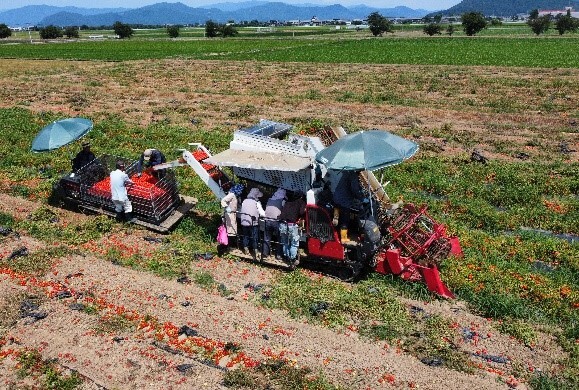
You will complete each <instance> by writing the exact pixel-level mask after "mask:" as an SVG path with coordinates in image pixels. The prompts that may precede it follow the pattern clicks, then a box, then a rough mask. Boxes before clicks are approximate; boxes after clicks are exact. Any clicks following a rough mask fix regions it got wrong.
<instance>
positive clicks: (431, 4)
mask: <svg viewBox="0 0 579 390" xmlns="http://www.w3.org/2000/svg"><path fill="white" fill-rule="evenodd" d="M227 1H229V2H231V3H237V2H240V1H246V0H196V1H192V0H124V1H122V2H119V0H100V1H96V2H95V1H94V0H0V10H7V9H14V8H20V7H24V6H26V5H39V4H45V5H53V6H59V7H64V6H75V7H80V8H117V7H123V8H139V7H142V6H145V5H150V4H155V3H162V2H167V3H177V2H181V3H183V4H185V5H188V6H189V7H200V6H203V5H206V4H216V3H225V2H227ZM267 1H281V2H284V3H287V4H303V3H312V4H320V5H324V4H325V5H328V4H342V5H343V6H346V7H348V6H352V5H358V4H364V5H367V6H371V7H377V8H393V7H396V6H406V7H409V8H413V9H418V8H422V9H426V10H429V11H430V10H439V9H446V8H450V7H452V6H453V5H456V4H458V3H460V2H461V0H267ZM121 4H122V5H121Z"/></svg>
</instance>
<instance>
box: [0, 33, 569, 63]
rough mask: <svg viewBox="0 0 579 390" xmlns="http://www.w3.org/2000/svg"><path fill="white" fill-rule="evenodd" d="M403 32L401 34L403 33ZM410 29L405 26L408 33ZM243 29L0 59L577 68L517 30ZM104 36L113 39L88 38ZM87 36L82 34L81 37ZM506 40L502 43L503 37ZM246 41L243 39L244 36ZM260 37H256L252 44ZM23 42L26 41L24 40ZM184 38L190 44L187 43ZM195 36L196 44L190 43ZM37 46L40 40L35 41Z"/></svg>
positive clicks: (559, 47)
mask: <svg viewBox="0 0 579 390" xmlns="http://www.w3.org/2000/svg"><path fill="white" fill-rule="evenodd" d="M401 28H403V27H401ZM408 28H410V27H408ZM243 31H244V30H242V33H241V36H242V38H228V39H218V38H216V39H206V38H202V34H203V30H202V29H192V30H186V31H185V32H184V33H183V36H184V38H179V39H175V40H170V39H168V38H167V37H166V35H165V37H164V38H163V32H162V31H159V30H150V31H149V30H138V31H137V33H136V34H135V36H134V37H133V38H132V39H127V40H113V39H106V40H95V41H91V40H80V41H69V40H62V41H61V42H58V43H54V42H53V43H45V44H32V45H31V44H28V43H27V41H26V40H25V35H23V34H24V33H19V34H20V35H19V37H20V38H21V39H19V40H17V41H16V42H17V43H16V44H6V45H0V58H35V59H74V60H102V61H128V60H143V59H161V58H187V59H201V60H203V59H219V60H231V61H236V60H243V61H245V60H255V61H268V62H269V61H275V62H320V63H368V64H415V65H418V64H427V65H467V66H477V65H484V66H487V65H488V66H520V67H560V68H577V67H579V51H578V50H577V47H578V45H579V35H577V34H572V35H566V36H563V37H554V36H540V37H534V36H529V34H526V35H524V36H518V32H519V31H521V28H520V27H516V26H512V27H508V28H504V29H502V30H500V29H496V30H494V31H498V32H500V34H501V36H496V35H495V34H491V32H492V31H493V30H488V31H486V32H485V33H484V34H481V36H477V37H465V36H461V34H457V35H456V36H452V37H449V36H445V35H443V36H435V37H427V36H425V35H422V36H421V35H416V34H414V35H413V36H410V37H406V36H402V35H401V36H400V37H399V36H397V35H396V34H394V35H392V36H386V37H379V38H373V37H371V34H370V33H369V32H368V31H362V32H355V31H345V30H330V29H325V30H319V31H314V32H312V29H301V30H296V29H292V30H287V31H285V32H284V31H281V32H277V33H271V34H263V35H260V34H258V33H256V32H255V29H252V30H249V31H245V32H243ZM93 33H94V34H99V35H103V34H104V35H105V36H110V35H111V34H112V32H106V31H105V32H96V31H95V32H93ZM85 34H86V33H83V35H84V36H86V35H85ZM502 35H504V36H502ZM243 36H245V37H243ZM256 36H258V37H256ZM23 37H24V39H22V38H23ZM185 37H188V38H185ZM195 37H196V38H195ZM37 42H38V41H37Z"/></svg>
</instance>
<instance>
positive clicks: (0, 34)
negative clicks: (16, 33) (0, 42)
mask: <svg viewBox="0 0 579 390" xmlns="http://www.w3.org/2000/svg"><path fill="white" fill-rule="evenodd" d="M9 36H12V30H10V27H8V26H7V25H5V24H4V23H1V24H0V39H4V38H8V37H9Z"/></svg>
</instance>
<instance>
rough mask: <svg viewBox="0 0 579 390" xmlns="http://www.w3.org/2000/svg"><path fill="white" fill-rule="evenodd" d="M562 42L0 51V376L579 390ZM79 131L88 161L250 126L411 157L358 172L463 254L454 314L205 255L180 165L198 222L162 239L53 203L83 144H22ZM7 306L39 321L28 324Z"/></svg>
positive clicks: (294, 42)
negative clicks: (406, 152) (75, 122)
mask: <svg viewBox="0 0 579 390" xmlns="http://www.w3.org/2000/svg"><path fill="white" fill-rule="evenodd" d="M577 42H578V37H577V35H576V34H571V35H570V36H569V35H568V36H563V37H556V36H548V37H530V36H515V35H512V34H511V35H508V34H503V33H501V34H497V35H490V32H485V34H483V35H481V36H480V37H473V38H467V37H464V36H456V37H448V36H440V37H432V38H431V37H423V36H416V34H414V35H408V36H406V35H401V34H400V33H398V35H397V33H395V34H393V35H392V36H385V37H379V38H371V37H370V36H369V35H363V34H361V33H356V34H326V35H324V36H321V35H320V36H318V35H316V36H313V37H307V38H304V37H295V36H294V37H291V38H290V37H287V38H283V39H277V38H276V39H273V38H268V37H264V38H262V39H257V38H255V37H251V38H243V39H241V38H240V39H231V40H229V39H222V40H209V39H202V38H196V39H182V40H179V39H177V40H169V39H161V38H156V39H154V40H147V39H145V38H140V39H137V37H135V39H132V40H128V41H119V40H114V41H112V40H111V41H102V42H100V41H99V42H89V41H79V42H63V43H42V44H33V45H30V44H27V43H26V42H20V43H18V44H14V45H0V85H1V86H2V91H3V92H2V93H1V94H0V137H1V139H2V142H1V143H0V226H2V227H3V228H4V229H5V231H6V232H7V234H6V235H2V236H0V247H1V248H2V249H1V250H0V276H1V278H0V286H2V287H0V289H1V290H2V291H3V292H2V293H0V307H1V308H2V310H0V312H1V313H2V314H0V365H1V366H3V370H2V371H3V372H4V374H0V380H1V381H3V382H2V383H3V384H6V386H16V387H18V386H37V387H41V388H42V387H43V386H44V387H48V386H49V383H51V382H50V381H53V382H52V383H56V382H58V381H60V382H58V383H60V386H61V387H60V388H74V387H78V386H88V388H96V387H98V386H101V387H106V388H110V387H118V388H129V386H128V385H127V383H133V384H134V386H137V387H140V388H147V386H148V385H147V384H149V383H151V382H155V381H156V383H157V384H158V386H159V387H170V386H173V387H174V388H187V386H189V388H191V387H192V386H200V384H203V383H207V386H208V388H219V386H221V387H223V388H243V387H244V386H245V387H254V388H264V389H265V388H268V386H273V387H274V388H283V389H292V388H310V389H342V388H343V389H365V388H371V389H374V388H391V387H399V388H417V387H418V388H432V389H434V388H440V387H441V386H443V387H444V386H447V387H448V386H454V388H465V389H466V388H472V387H480V388H489V389H491V388H519V389H523V388H530V389H553V388H573V387H577V386H579V366H578V363H577V362H579V246H578V240H579V152H578V149H579V141H578V139H579V137H578V136H577V135H578V134H579V107H578V105H577V100H578V99H579V83H578V82H577V80H579V57H578V55H579V54H578V52H577V50H576V47H577ZM72 116H82V117H86V118H90V119H91V120H92V121H93V122H94V124H95V126H94V129H93V130H92V131H91V132H90V133H89V134H88V135H87V137H88V138H89V139H90V140H91V143H92V145H93V151H94V152H95V153H96V154H99V153H100V154H105V153H106V154H112V155H119V156H124V157H127V158H130V159H131V158H132V159H135V160H136V159H137V158H138V156H139V155H140V153H141V152H142V151H143V150H144V149H145V148H148V147H155V148H158V149H160V150H163V152H164V153H165V154H166V156H167V159H168V160H173V159H176V158H177V157H178V156H179V149H180V148H184V147H187V143H188V142H201V143H203V144H204V145H205V146H207V147H208V148H209V149H210V150H211V151H213V152H219V151H222V150H224V149H226V148H227V147H228V144H229V141H230V140H231V139H232V133H233V131H234V130H236V129H238V128H240V127H245V126H248V125H251V124H253V123H256V122H257V121H258V120H259V119H260V118H268V119H272V120H276V121H280V122H286V123H290V124H292V125H294V128H295V131H297V132H301V133H309V132H311V131H312V129H316V128H319V127H320V126H324V125H330V126H343V127H344V128H346V129H347V130H348V131H356V130H359V129H370V128H379V129H385V130H389V131H392V132H394V133H396V134H398V135H401V136H404V137H406V138H409V139H412V140H414V141H415V142H417V143H418V144H419V145H420V151H419V153H418V154H417V155H416V156H414V157H413V158H412V159H411V160H409V161H407V162H405V163H403V164H400V165H398V166H395V167H390V168H387V169H384V170H381V171H378V172H375V173H376V176H377V177H378V178H379V179H380V180H381V181H383V182H387V181H388V182H389V184H388V186H387V187H386V190H387V192H388V193H389V195H390V196H391V197H392V198H393V199H402V200H404V201H407V202H413V203H416V204H426V205H428V207H429V213H430V214H431V215H433V216H434V217H435V218H436V219H437V220H439V221H440V222H443V223H444V224H446V225H447V226H448V229H449V230H450V231H451V233H452V234H456V235H457V236H458V237H459V238H460V241H461V244H462V247H463V250H464V257H462V258H450V259H448V260H447V261H446V262H444V263H443V264H442V267H441V276H442V278H443V280H444V282H445V283H446V284H447V285H448V286H449V288H450V289H451V290H452V291H453V292H454V293H455V294H456V296H457V299H456V300H455V301H444V300H441V299H438V298H437V297H435V296H432V295H431V294H430V293H429V292H428V290H427V289H426V287H425V286H423V285H421V284H416V283H409V282H404V281H402V280H400V279H397V278H393V277H388V276H384V275H377V274H371V275H368V276H367V277H365V278H364V279H363V280H361V281H359V282H357V283H352V284H347V283H342V282H340V281H337V280H333V279H331V278H327V277H325V276H324V275H323V274H319V273H317V272H314V270H309V269H307V268H304V269H298V270H296V271H293V272H286V271H282V270H278V269H272V268H268V267H265V266H263V265H260V264H253V263H248V262H244V261H239V259H236V258H234V257H233V256H224V257H223V258H220V257H217V256H215V257H213V258H212V259H210V260H206V259H205V258H203V257H202V256H201V255H200V254H206V253H213V252H215V235H216V230H217V226H218V225H219V223H220V206H219V204H218V202H217V200H216V199H214V197H213V195H212V194H211V193H210V192H209V191H208V189H207V188H206V187H205V186H204V185H203V183H202V182H201V181H200V180H199V179H198V178H197V177H196V176H195V174H194V173H193V171H191V170H190V169H189V168H187V167H182V168H176V169H175V173H176V175H177V180H178V182H179V184H180V192H181V193H183V194H185V195H189V196H194V197H196V198H197V199H198V204H197V206H196V209H195V211H194V212H192V213H190V214H188V215H187V216H186V217H185V218H184V219H183V220H182V221H181V223H180V224H179V225H178V226H177V228H176V229H175V231H173V232H171V234H169V235H166V236H158V235H153V234H151V233H150V232H147V231H146V230H144V229H141V228H138V227H135V226H130V225H123V224H120V223H117V222H115V221H113V220H111V219H108V218H106V217H103V216H95V215H83V214H81V213H78V212H76V211H74V210H73V211H71V210H65V209H61V208H57V207H54V206H53V205H52V204H51V203H50V198H51V190H52V185H53V183H54V182H55V181H56V180H58V178H59V177H60V175H62V174H64V173H65V172H67V171H68V170H69V169H70V158H71V157H72V156H73V155H74V153H76V151H77V149H79V144H72V145H69V146H65V147H63V148H60V149H58V150H55V151H52V152H50V153H32V152H31V151H30V145H31V142H32V139H33V138H34V136H35V134H36V133H37V132H38V131H39V130H40V129H41V128H42V127H43V126H45V125H46V124H48V123H50V122H51V121H53V120H56V119H59V118H63V117H72ZM477 156H478V158H477ZM14 232H16V233H17V235H18V236H17V235H16V233H14ZM22 248H25V249H26V251H24V249H22ZM103 275H108V277H106V278H105V277H103ZM176 280H180V282H177V281H176ZM63 291H67V292H69V293H70V294H71V296H69V297H68V296H67V297H65V296H64V295H60V296H61V297H62V298H58V297H57V296H58V294H59V293H62V292H63ZM23 302H28V303H27V305H29V306H30V305H37V306H34V307H38V310H36V311H32V312H33V313H36V314H35V315H36V317H34V316H30V315H29V316H28V317H24V318H23V317H21V315H22V312H23V309H22V308H23V307H24V306H22V305H24V303H23ZM73 303H75V304H81V305H82V310H80V311H76V310H75V309H71V307H72V306H70V305H72V304H73ZM67 305H69V306H67ZM77 307H80V306H77ZM42 311H43V312H44V313H45V314H46V315H47V316H45V317H43V318H40V317H42V316H41V315H40V314H39V313H41V312H42ZM37 317H38V318H40V319H38V318H37ZM30 318H33V319H34V318H37V319H36V320H35V321H33V322H32V323H28V322H30ZM65 321H72V323H74V324H76V325H77V326H76V327H69V326H66V325H64V324H63V323H64V322H65ZM183 326H187V328H183ZM55 329H56V330H58V331H60V332H61V333H62V335H60V336H57V334H59V333H58V331H55ZM64 329H66V332H65V331H64ZM19 332H20V333H19ZM67 332H68V333H70V337H68V336H67V334H68V333H67ZM18 334H23V335H26V336H25V337H21V336H18ZM53 334H54V336H53ZM43 337H44V339H45V340H46V344H44V343H43V342H42V341H43V340H44V339H43ZM85 339H86V340H87V341H86V342H85V341H83V342H79V341H78V340H85ZM74 340H76V341H74ZM111 340H113V341H111ZM79 345H84V348H87V351H88V352H81V348H80V347H79ZM344 346H346V347H344ZM122 348H125V349H124V350H122ZM105 351H106V352H105ZM127 351H129V352H127ZM83 353H84V355H83ZM107 353H109V354H111V356H112V358H111V359H112V360H111V361H113V362H115V364H116V366H117V367H116V368H115V371H113V372H115V373H116V374H109V373H108V371H107V370H108V369H110V367H109V366H107V363H106V359H105V358H99V356H107V355H106V354H107ZM122 353H125V355H126V354H127V353H129V355H130V357H129V358H128V359H125V358H124V357H122V356H125V355H123V354H122ZM86 354H89V356H93V357H94V359H92V360H93V361H92V362H91V364H92V366H91V365H86V364H85V365H84V366H83V364H81V363H82V362H83V359H85V360H87V361H89V360H91V359H90V358H89V357H88V356H87V355H86ZM91 354H92V355H91ZM187 365H188V366H187ZM83 367H84V368H83ZM107 367H109V368H107ZM434 378H436V379H434ZM131 381H132V382H131ZM65 386H70V387H65ZM90 386H93V387H90ZM276 386H277V387H276ZM0 387H1V386H0ZM151 388H154V387H151Z"/></svg>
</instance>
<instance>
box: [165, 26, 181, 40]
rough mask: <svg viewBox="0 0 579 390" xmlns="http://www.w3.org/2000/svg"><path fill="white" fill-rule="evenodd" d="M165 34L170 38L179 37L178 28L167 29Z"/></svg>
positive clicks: (170, 27)
mask: <svg viewBox="0 0 579 390" xmlns="http://www.w3.org/2000/svg"><path fill="white" fill-rule="evenodd" d="M167 34H168V35H169V37H170V38H177V37H178V36H179V26H169V27H167Z"/></svg>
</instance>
